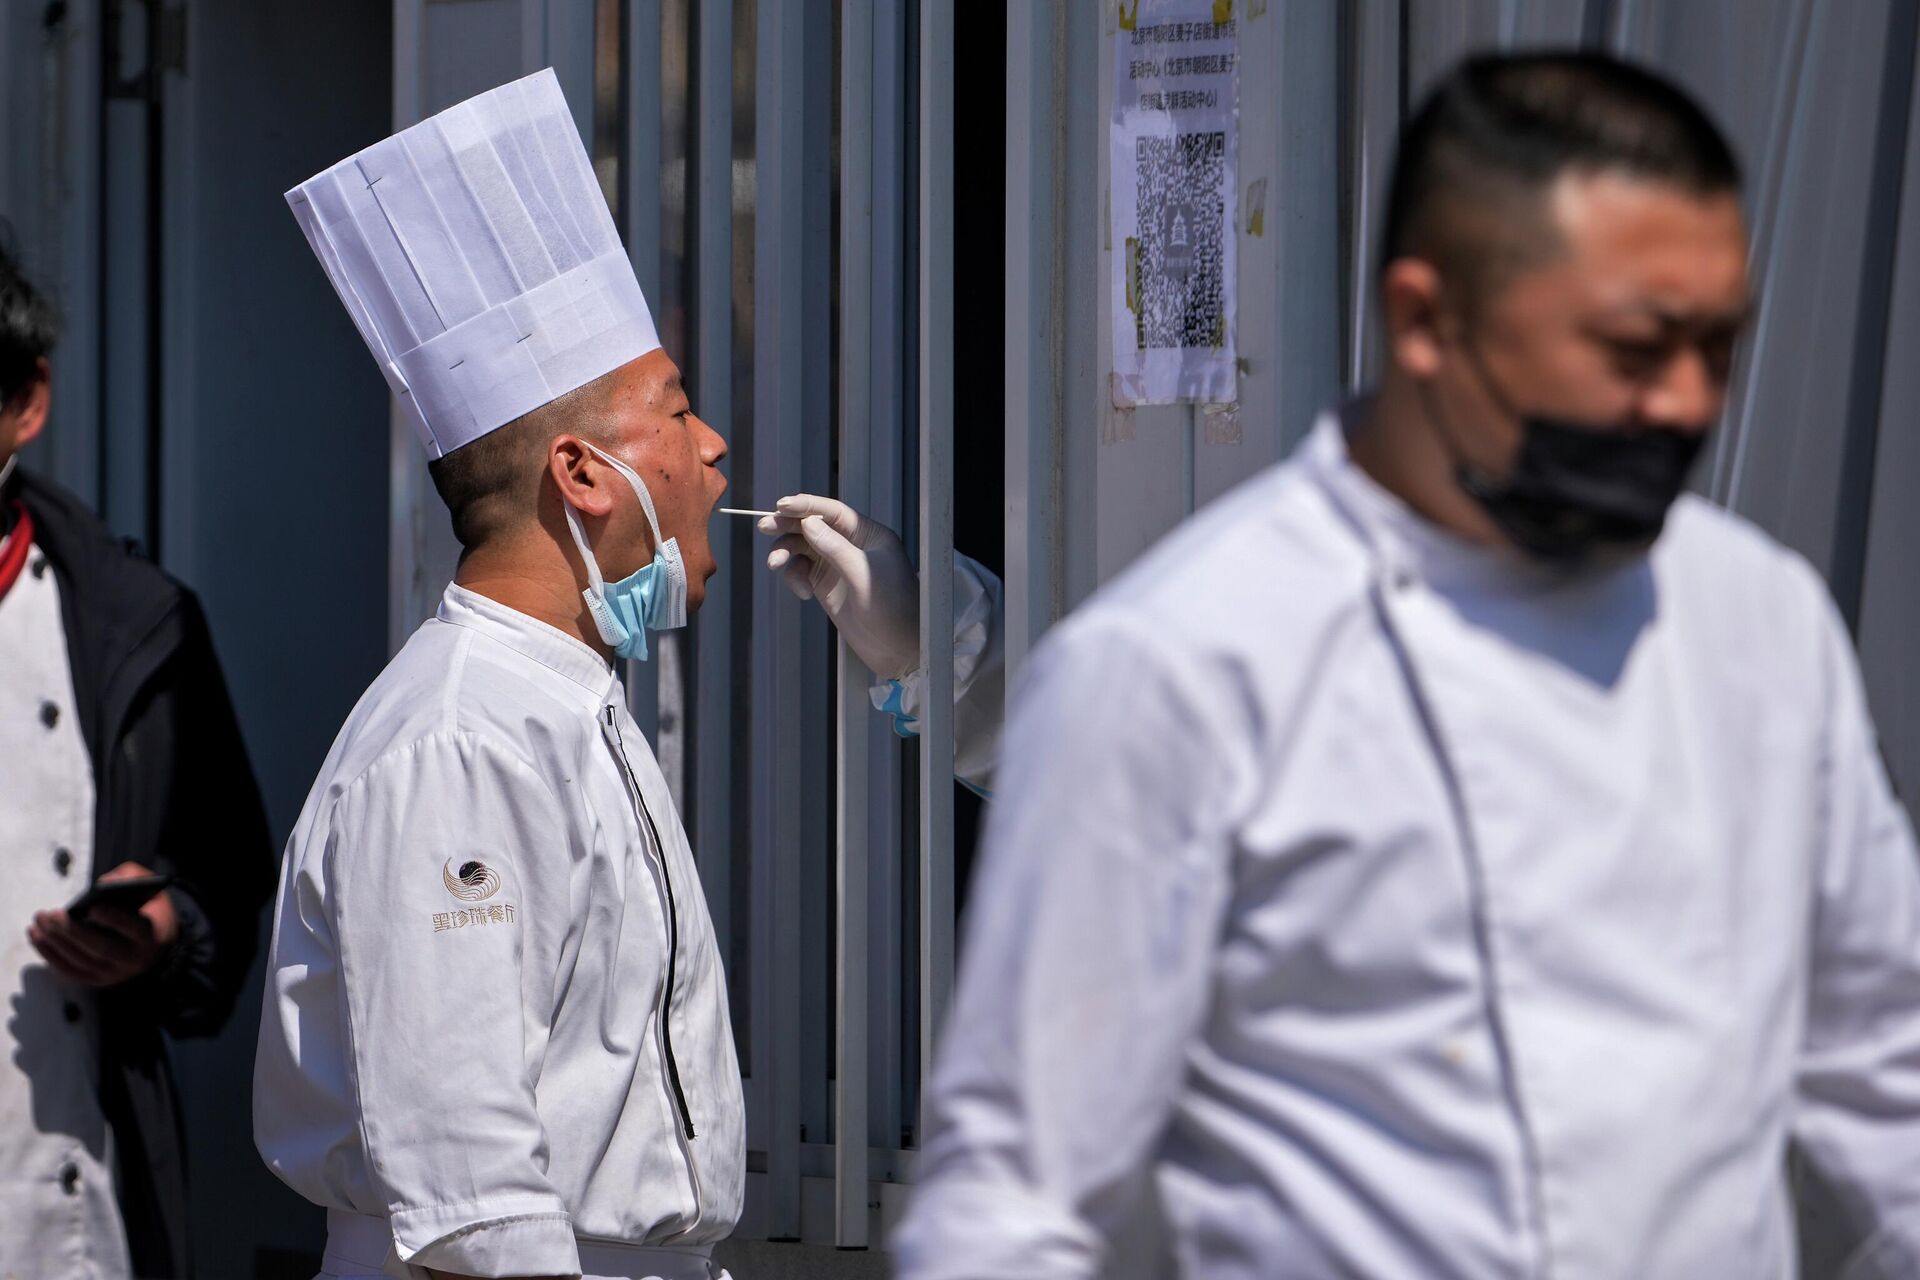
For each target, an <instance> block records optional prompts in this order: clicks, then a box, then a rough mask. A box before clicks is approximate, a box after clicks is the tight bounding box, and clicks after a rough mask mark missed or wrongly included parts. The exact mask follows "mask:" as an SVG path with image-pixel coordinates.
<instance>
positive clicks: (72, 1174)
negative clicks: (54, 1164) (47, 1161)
mask: <svg viewBox="0 0 1920 1280" xmlns="http://www.w3.org/2000/svg"><path fill="white" fill-rule="evenodd" d="M60 1189H61V1190H62V1191H64V1192H66V1193H67V1194H68V1195H70V1196H71V1195H78V1194H79V1192H80V1166H79V1165H77V1164H72V1163H68V1164H63V1165H61V1166H60Z"/></svg>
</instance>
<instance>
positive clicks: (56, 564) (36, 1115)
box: [0, 247, 274, 1280]
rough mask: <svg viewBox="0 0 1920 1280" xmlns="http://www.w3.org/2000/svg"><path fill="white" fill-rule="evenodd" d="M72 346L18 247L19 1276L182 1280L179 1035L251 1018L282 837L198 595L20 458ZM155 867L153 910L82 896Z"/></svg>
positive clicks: (8, 1240) (8, 591)
mask: <svg viewBox="0 0 1920 1280" xmlns="http://www.w3.org/2000/svg"><path fill="white" fill-rule="evenodd" d="M54 337H55V325H54V321H53V316H52V312H51V309H50V308H49V306H48V305H47V303H46V302H45V301H44V300H43V299H42V298H41V297H40V296H39V295H38V294H37V293H36V292H35V291H34V289H33V288H32V287H31V286H30V285H29V284H28V283H27V281H26V280H25V279H24V278H23V277H22V275H21V273H20V271H19V269H18V268H17V266H16V264H15V263H14V261H13V260H12V258H11V257H10V255H8V254H7V253H6V251H5V249H4V247H0V884H4V885H5V886H6V887H5V889H4V890H3V891H0V996H4V997H5V1002H4V1004H0V1014H3V1015H4V1017H5V1028H6V1032H7V1036H6V1040H5V1041H4V1042H0V1275H16V1274H17V1275H21V1276H35V1277H48V1278H49V1280H51V1278H55V1277H66V1276H88V1277H94V1276H99V1277H117V1276H140V1277H170V1276H184V1275H188V1274H190V1271H191V1263H190V1260H189V1259H190V1254H189V1251H188V1240H187V1222H186V1216H187V1215H186V1209H187V1197H186V1180H185V1168H184V1164H185V1161H184V1152H183V1142H184V1140H183V1133H182V1129H181V1124H180V1116H179V1108H178V1101H177V1098H176V1096H175V1094H174V1090H173V1083H172V1079H171V1076H170V1073H169V1069H168V1064H167V1055H166V1051H165V1047H164V1044H163V1034H164V1035H171V1036H206V1035H212V1034H214V1033H215V1032H217V1031H218V1030H219V1029H220V1027H221V1025H222V1024H223V1023H224V1022H225V1021H226V1019H227V1016H228V1014H229V1013H230V1012H231V1011H232V1008H233V1003H234V999H235V997H236V995H237V994H238V992H239V990H240V987H241V985H242V984H243V982H244V981H245V979H246V976H247V971H248V969H249V967H250V966H251V965H252V963H253V958H254V954H255V951H256V947H257V937H258V925H259V913H260V908H261V906H262V904H263V903H264V902H265V901H266V898H267V896H268V894H269V893H270V892H271V890H272V887H273V875H274V859H273V849H272V844H271V837H270V836H269V834H268V830H267V821H266V814H265V811H264V809H263V807H262V804H261V800H260V792H259V788H258V786H257V785H256V783H255V781H254V777H253V773H252V770H251V768H250V767H249V765H248V763H247V757H246V751H245V748H244V747H243V745H242V743H241V740H240V730H239V725H238V723H237V721H236V719H235V717H234V711H233V705H232V702H231V701H230V699H229V698H228V695H227V689H226V684H225V681H224V680H223V679H222V677H221V673H220V667H219V663H218V661H217V660H216V658H215V656H214V650H213V642H212V637H211V636H210V634H209V633H208V629H207V622H206V618H205V616H204V615H203V614H202V612H201V609H200V605H199V603H198V602H197V601H196V600H195V598H194V596H193V593H192V592H191V591H189V590H188V589H187V588H186V587H184V586H182V585H181V584H180V583H178V582H176V581H174V580H173V579H172V578H170V577H169V576H167V575H166V574H165V573H163V572H162V571H161V570H160V569H159V568H157V567H156V566H154V565H152V564H150V563H148V562H147V561H145V560H143V559H141V558H139V557H138V556H137V555H135V554H133V552H132V551H131V550H129V549H128V548H127V547H125V546H123V545H122V544H121V543H120V542H118V541H117V540H116V539H115V538H113V537H112V536H111V535H110V534H109V533H108V531H107V529H106V527H105V526H104V525H102V524H101V522H100V521H99V519H98V518H96V517H95V516H94V514H93V513H92V512H90V511H88V510H87V509H86V507H85V506H83V505H82V504H81V502H80V501H79V500H78V499H76V498H75V497H74V496H73V495H71V494H69V493H67V492H66V491H65V490H63V489H61V488H59V487H58V486H57V485H55V484H53V483H52V482H51V481H49V480H46V479H45V478H43V477H41V476H38V475H36V474H34V473H33V472H32V471H30V470H28V469H26V468H24V467H21V466H19V465H18V463H19V457H18V451H19V450H20V449H21V448H22V447H23V446H25V445H26V444H27V443H28V442H30V441H31V440H32V439H34V437H35V436H37V435H39V434H40V432H41V430H42V428H43V426H44V424H45V423H46V420H47V414H48V408H49V401H50V381H49V379H50V368H49V364H48V356H49V353H50V351H51V348H52V346H53V341H54ZM149 872H155V873H163V874H165V875H168V876H171V877H172V882H171V885H170V887H168V888H166V889H164V890H163V891H161V892H160V893H159V894H157V895H156V896H154V897H152V898H151V899H149V900H148V901H147V902H146V903H145V905H144V906H141V907H139V908H138V909H137V910H135V909H131V908H126V909H119V910H115V909H112V908H101V909H97V910H94V911H92V912H90V913H88V914H87V915H86V917H85V919H84V921H82V920H78V919H75V918H73V917H71V916H70V915H69V914H68V913H67V912H66V911H65V910H63V909H62V908H63V904H65V903H67V902H69V901H71V900H72V899H74V898H75V897H77V896H78V895H79V894H80V893H81V892H82V891H83V890H85V889H86V888H87V887H88V886H89V884H90V883H91V882H93V881H95V880H97V879H101V878H120V877H126V876H132V875H144V874H147V873H149ZM235 1115H236V1116H239V1117H244V1115H245V1108H244V1105H242V1106H240V1107H239V1108H237V1109H236V1111H235Z"/></svg>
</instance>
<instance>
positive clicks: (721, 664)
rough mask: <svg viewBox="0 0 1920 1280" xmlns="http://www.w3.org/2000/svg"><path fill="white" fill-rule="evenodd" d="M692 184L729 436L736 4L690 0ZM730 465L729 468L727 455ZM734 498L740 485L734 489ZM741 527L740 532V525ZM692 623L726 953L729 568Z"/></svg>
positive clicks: (696, 777)
mask: <svg viewBox="0 0 1920 1280" xmlns="http://www.w3.org/2000/svg"><path fill="white" fill-rule="evenodd" d="M693 21H694V53H693V57H694V76H693V97H694V103H693V165H694V172H693V184H692V185H693V192H692V196H691V198H690V199H689V201H688V203H689V205H690V206H691V208H692V216H691V217H690V219H689V224H690V225H689V228H688V230H689V234H690V235H691V237H692V240H691V250H692V255H693V290H692V292H693V330H692V333H693V340H692V342H691V344H690V346H689V350H688V360H689V362H690V366H691V367H690V369H689V370H688V374H689V377H690V379H691V383H690V385H691V386H692V388H693V411H694V412H695V413H696V414H698V415H699V416H700V417H701V418H702V419H703V420H704V421H706V422H709V423H711V424H712V425H713V427H714V429H715V430H716V431H718V432H719V433H720V434H721V435H723V436H725V437H726V438H727V442H728V444H729V445H737V444H738V443H739V442H738V441H737V440H736V439H735V436H734V427H733V296H732V288H733V9H732V6H731V5H730V4H699V5H696V6H694V15H693ZM728 472H729V474H732V473H733V468H732V466H731V464H729V465H728ZM734 496H735V497H736V498H738V497H739V496H741V495H739V494H737V493H736V494H735V495H734ZM735 523H736V522H735V521H734V520H732V519H730V518H727V517H724V516H723V517H720V518H718V519H716V520H713V521H712V522H710V523H709V525H708V537H709V538H710V539H711V540H712V546H713V556H714V563H715V564H717V565H719V566H720V572H721V574H722V575H728V576H730V575H732V573H733V572H734V568H733V565H734V554H733V538H734V525H735ZM743 536H745V535H743ZM713 586H714V588H715V589H713V590H709V591H708V593H707V599H706V603H705V604H703V605H701V606H700V615H699V618H698V619H697V620H696V622H695V624H694V631H693V643H694V649H695V658H694V662H695V668H694V670H695V680H694V699H695V704H694V717H693V785H692V805H691V809H692V813H693V817H694V826H693V832H694V855H695V858H696V859H697V860H698V862H699V866H700V884H701V887H702V888H703V889H705V891H706V895H707V910H708V912H709V913H710V914H711V915H712V917H713V929H714V936H715V937H716V938H718V939H719V942H720V954H721V955H723V956H730V955H732V953H733V952H732V947H731V941H730V940H731V937H732V932H733V925H732V905H733V893H732V878H733V839H734V829H733V807H734V796H733V753H732V751H731V750H730V746H731V741H730V730H731V726H732V724H733V722H734V718H735V708H734V705H733V591H732V589H731V587H730V586H729V584H728V582H727V580H726V578H725V577H721V578H716V579H715V582H714V584H713Z"/></svg>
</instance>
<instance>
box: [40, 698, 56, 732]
mask: <svg viewBox="0 0 1920 1280" xmlns="http://www.w3.org/2000/svg"><path fill="white" fill-rule="evenodd" d="M40 723H41V724H43V725H45V726H47V728H49V729H51V728H53V726H55V725H57V724H59V723H60V708H59V707H57V706H55V705H54V704H53V703H51V702H43V703H41V704H40Z"/></svg>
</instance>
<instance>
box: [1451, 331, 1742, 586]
mask: <svg viewBox="0 0 1920 1280" xmlns="http://www.w3.org/2000/svg"><path fill="white" fill-rule="evenodd" d="M1471 358H1472V359H1473V364H1474V367H1475V368H1476V369H1478V370H1479V372H1480V377H1481V378H1482V380H1484V381H1485V382H1486V384H1487V387H1488V389H1489V390H1490V391H1491V392H1492V393H1493V396H1494V399H1495V400H1496V401H1498V402H1499V404H1500V405H1501V407H1502V408H1503V409H1505V410H1507V411H1508V412H1512V408H1511V403H1510V402H1509V401H1508V400H1507V398H1506V396H1505V395H1504V394H1503V393H1502V392H1501V391H1500V389H1499V387H1498V386H1497V385H1496V384H1495V383H1494V381H1493V379H1492V378H1491V377H1490V376H1489V375H1488V373H1487V371H1486V369H1485V367H1484V366H1482V365H1481V364H1480V361H1479V358H1478V357H1477V356H1474V357H1471ZM1513 416H1514V417H1516V418H1518V419H1519V420H1520V426H1521V431H1522V433H1523V434H1522V437H1521V442H1520V452H1519V455H1518V456H1517V457H1516V458H1515V459H1514V461H1513V469H1512V471H1511V472H1510V473H1509V474H1508V475H1507V476H1506V477H1505V478H1504V479H1496V478H1494V477H1492V476H1489V475H1488V474H1486V473H1485V472H1484V471H1481V470H1480V469H1479V468H1478V467H1475V466H1473V465H1472V464H1471V463H1469V462H1466V461H1465V460H1464V459H1460V458H1459V455H1458V453H1457V452H1456V453H1455V458H1456V461H1455V464H1454V476H1455V478H1456V479H1457V480H1458V482H1459V485H1460V487H1461V488H1462V489H1464V490H1465V491H1466V493H1467V495H1468V496H1469V497H1471V498H1472V499H1473V500H1474V501H1475V502H1478V503H1479V504H1480V506H1481V508H1482V509H1484V510H1485V511H1486V513H1487V514H1488V515H1489V516H1491V517H1492V518H1493V522H1494V523H1495V524H1497V525H1498V526H1500V530H1501V532H1503V533H1505V534H1506V535H1507V537H1509V538H1511V539H1512V540H1513V541H1514V543H1515V544H1516V545H1518V546H1519V547H1520V548H1521V549H1522V550H1523V551H1526V552H1528V553H1529V554H1531V555H1534V556H1536V557H1538V558H1540V559H1542V560H1549V561H1553V562H1556V563H1561V564H1575V563H1578V562H1580V561H1582V560H1585V559H1587V558H1589V557H1590V556H1593V555H1595V554H1596V553H1608V552H1611V553H1615V554H1618V553H1622V552H1634V551H1644V550H1646V549H1647V548H1648V547H1650V546H1652V545H1653V541H1654V539H1655V538H1657V537H1659V536H1660V530H1661V528H1662V526H1664V525H1665V524H1666V520H1667V511H1668V509H1669V508H1670V507H1672V506H1673V504H1674V500H1675V499H1677V498H1678V497H1679V496H1680V493H1681V491H1682V490H1683V489H1685V488H1686V487H1687V475H1688V473H1689V472H1691V471H1692V470H1693V464H1694V461H1695V459H1697V458H1698V457H1699V456H1700V447H1701V446H1702V445H1703V444H1705V443H1706V433H1705V432H1700V431H1672V430H1667V429H1661V428H1655V429H1647V428H1640V427H1625V426H1596V425H1591V424H1586V423H1577V422H1568V421H1565V420H1563V419H1554V418H1546V417H1540V416H1538V415H1530V414H1522V413H1514V414H1513ZM1436 422H1438V418H1437V417H1436ZM1442 434H1443V435H1445V436H1449V437H1450V436H1451V434H1452V433H1451V432H1448V431H1445V430H1444V428H1443V431H1442ZM1447 445H1448V449H1449V451H1450V452H1452V451H1453V444H1452V441H1451V439H1449V440H1448V441H1447Z"/></svg>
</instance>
